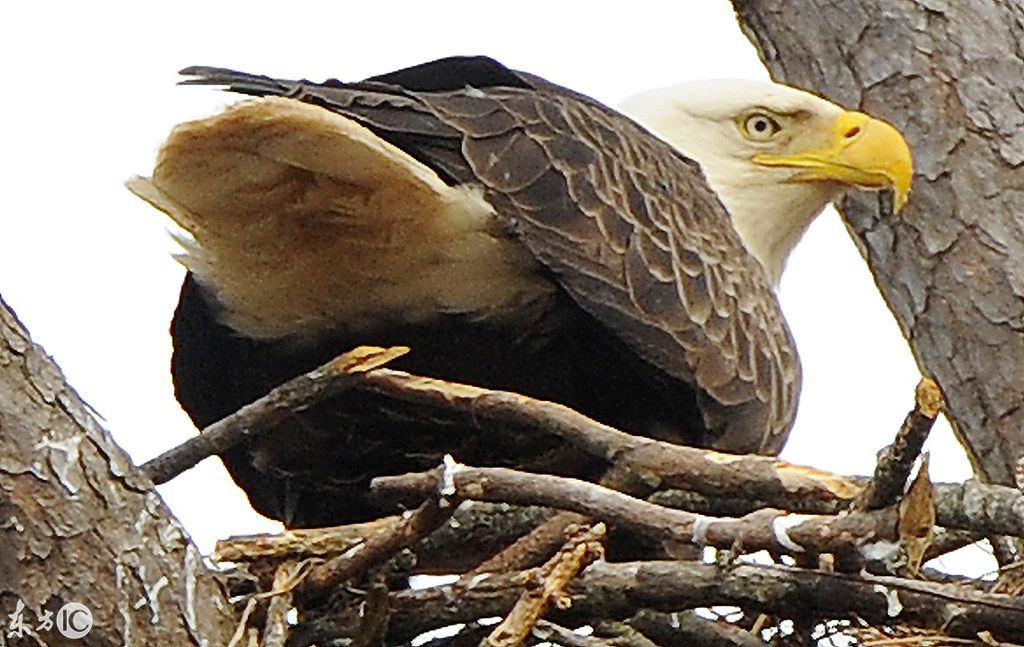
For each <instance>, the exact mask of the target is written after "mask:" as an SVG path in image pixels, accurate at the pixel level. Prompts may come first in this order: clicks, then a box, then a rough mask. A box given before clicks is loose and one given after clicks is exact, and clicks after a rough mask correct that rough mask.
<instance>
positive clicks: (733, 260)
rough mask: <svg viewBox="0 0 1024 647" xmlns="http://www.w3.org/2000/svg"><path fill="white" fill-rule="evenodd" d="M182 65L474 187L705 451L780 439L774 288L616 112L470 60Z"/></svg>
mask: <svg viewBox="0 0 1024 647" xmlns="http://www.w3.org/2000/svg"><path fill="white" fill-rule="evenodd" d="M182 72H183V73H184V74H189V75H193V76H197V77H198V78H196V79H193V80H191V81H189V83H204V84H217V85H225V86H227V88H228V89H230V90H233V91H237V92H243V93H247V94H256V95H264V94H276V95H283V96H289V97H292V98H295V99H297V100H301V101H306V102H310V103H314V104H317V105H320V106H322V107H324V108H326V109H328V110H332V111H335V112H338V113H340V114H343V115H345V116H347V117H349V118H352V119H355V120H357V121H359V122H360V123H362V124H363V125H364V126H366V127H368V128H370V129H371V130H372V131H374V132H375V133H376V134H377V135H378V136H379V137H381V138H382V139H385V140H387V141H388V142H390V143H391V144H394V145H396V146H398V147H399V148H402V149H403V150H405V151H406V152H407V153H409V154H410V155H412V156H413V157H415V158H416V159H418V160H419V161H421V162H423V163H425V164H426V165H428V166H430V167H431V168H433V169H434V170H435V171H436V172H438V173H439V175H440V176H441V177H442V178H443V179H445V181H447V182H449V183H453V184H455V183H463V182H475V183H480V184H482V185H483V186H484V187H485V188H486V194H487V198H488V200H489V201H490V202H491V203H492V204H493V205H494V206H495V208H496V210H497V212H498V214H499V217H501V218H503V219H504V220H505V222H506V224H507V226H508V227H509V229H510V230H511V231H513V232H514V233H515V234H516V235H517V236H518V238H519V239H520V240H521V241H522V242H523V244H524V245H526V247H527V248H528V249H529V250H530V251H531V252H532V254H533V255H534V256H535V257H536V258H537V259H538V260H539V261H540V262H541V263H542V264H544V265H545V266H546V267H547V268H548V269H550V270H551V272H552V273H553V275H554V276H555V277H556V278H557V280H558V281H559V282H560V283H561V285H562V286H563V288H564V289H565V290H566V291H567V293H568V294H569V295H571V297H572V298H573V299H574V300H575V301H576V303H577V304H578V305H579V306H580V307H581V308H582V309H584V310H585V311H586V312H588V313H589V314H591V315H592V316H593V317H595V318H596V319H597V320H599V321H600V322H601V323H602V324H604V325H605V326H606V327H607V328H608V329H610V330H612V331H613V332H614V333H615V334H616V335H617V336H618V337H619V338H620V339H622V340H623V341H624V342H625V343H626V344H627V345H628V346H629V347H630V348H631V349H632V350H633V351H634V352H635V353H636V354H637V355H638V356H640V357H641V358H643V359H644V360H646V361H647V362H648V363H650V364H651V365H652V366H653V367H655V368H657V369H659V370H660V371H661V372H663V373H664V374H666V375H668V376H670V377H672V378H674V379H676V380H679V381H681V382H684V383H686V384H688V385H694V386H696V387H697V390H698V393H699V399H700V406H701V409H702V414H703V416H704V419H705V422H706V425H707V427H708V430H709V432H710V433H711V434H712V439H711V444H712V445H713V446H716V447H720V448H724V449H728V450H732V451H746V452H753V451H760V452H765V453H774V452H777V451H778V450H779V449H780V448H781V446H782V444H783V443H784V442H785V438H786V435H787V433H788V431H789V428H790V427H791V425H792V421H793V417H794V415H795V411H796V401H797V395H798V392H799V386H800V369H799V363H798V361H797V357H796V353H795V350H794V347H793V343H792V339H791V337H790V334H789V331H788V329H787V328H786V325H785V322H784V320H783V317H782V314H781V312H780V310H779V307H778V303H777V301H776V299H775V295H774V292H773V291H772V289H771V287H770V286H769V284H768V280H767V278H766V276H765V274H764V272H763V270H762V269H761V267H760V265H759V264H758V262H757V261H756V260H755V259H754V258H753V257H752V256H751V255H750V254H749V253H748V252H747V251H746V249H745V248H744V246H743V243H742V241H741V240H740V238H739V236H738V234H737V233H736V232H735V230H734V229H733V227H732V224H731V221H730V219H729V216H728V213H727V212H726V211H725V209H724V207H723V206H722V205H721V203H720V202H719V201H718V199H717V197H716V196H715V194H714V193H713V192H712V191H711V189H710V188H709V187H708V185H707V183H706V181H705V179H704V177H703V174H702V173H701V171H700V168H699V166H698V165H697V164H696V163H695V162H693V161H691V160H688V159H686V158H685V157H683V156H682V155H681V154H680V153H678V152H677V151H676V150H675V149H673V148H672V147H671V146H669V145H668V144H666V143H664V142H663V141H661V140H660V139H658V138H656V137H654V136H653V135H651V134H650V133H649V132H647V131H646V130H644V129H643V128H642V127H640V126H638V125H637V124H635V123H634V122H633V121H631V120H630V119H628V118H626V117H624V116H623V115H621V114H619V113H617V112H615V111H613V110H610V109H609V108H607V107H605V106H603V105H601V104H599V103H597V102H595V101H593V100H590V99H588V98H586V97H583V96H581V95H578V94H575V93H573V92H571V91H569V90H565V89H563V88H560V87H558V86H555V85H553V84H550V83H548V82H546V81H544V80H542V79H538V78H536V77H532V76H529V75H525V74H522V73H519V72H514V71H511V70H508V69H507V68H504V67H502V66H500V65H499V64H497V63H495V62H494V61H491V60H490V59H481V58H473V59H465V58H460V59H451V60H443V61H436V62H434V63H430V64H426V65H423V66H417V67H416V68H410V70H403V71H399V72H395V73H392V74H390V75H385V76H383V77H376V78H375V79H370V80H367V81H364V82H361V83H355V84H344V83H340V82H337V81H330V82H327V83H325V84H313V83H309V82H306V81H279V80H274V79H269V78H268V77H258V76H251V75H246V74H242V73H236V72H231V71H229V70H220V69H216V68H188V69H186V70H183V71H182ZM460 81H462V82H461V83H460ZM469 81H473V83H470V82H469Z"/></svg>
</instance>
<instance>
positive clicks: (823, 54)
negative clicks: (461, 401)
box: [733, 0, 1024, 485]
mask: <svg viewBox="0 0 1024 647" xmlns="http://www.w3.org/2000/svg"><path fill="white" fill-rule="evenodd" d="M733 6H734V8H735V9H736V12H737V14H738V17H739V20H740V24H741V26H742V27H743V29H744V31H745V32H746V33H747V35H748V37H749V38H750V39H751V41H752V42H753V43H754V45H755V46H756V47H757V48H758V50H759V52H760V54H761V58H762V59H763V60H764V62H765V64H766V65H767V66H768V68H769V70H770V71H771V72H772V74H773V76H775V77H776V78H778V79H780V80H783V81H786V82H788V83H792V84H794V85H798V86H801V87H805V88H809V89H811V90H814V91H816V92H817V93H819V94H821V95H823V96H826V97H829V98H831V99H833V100H835V101H837V102H839V103H841V104H843V105H847V106H860V107H863V108H864V109H865V110H867V111H869V112H871V113H872V114H875V115H879V116H881V117H884V118H886V119H888V120H889V121H891V122H892V123H893V124H895V125H896V126H897V127H898V128H899V129H900V130H902V131H903V133H904V134H905V136H906V138H907V140H908V141H909V143H910V145H911V148H912V149H913V151H914V155H915V162H916V166H917V168H916V174H915V177H914V185H913V193H912V197H911V200H910V202H909V203H908V205H907V208H906V210H905V212H904V213H903V214H901V217H899V218H891V217H884V216H883V214H884V213H886V212H887V211H888V208H887V199H886V198H884V197H878V198H875V197H865V196H863V195H856V196H850V197H848V198H846V199H845V200H843V201H842V204H841V211H842V212H843V214H844V216H845V219H846V222H847V225H848V228H849V229H850V231H851V233H852V234H853V237H854V239H855V240H856V241H858V245H859V247H860V249H861V252H862V254H863V255H864V256H865V258H866V259H867V261H868V263H869V264H870V266H871V270H872V272H873V273H874V275H875V278H876V281H877V283H878V285H879V287H880V289H881V291H882V294H883V296H884V297H885V299H886V301H887V302H888V303H889V306H890V308H891V309H892V311H893V313H894V314H895V316H896V319H897V320H898V321H899V324H900V327H901V328H902V330H903V333H904V335H905V336H906V337H907V339H908V340H909V341H910V344H911V346H912V348H913V351H914V355H915V357H916V358H917V361H918V364H919V366H920V367H921V368H922V371H923V372H924V373H925V374H926V375H928V376H929V377H932V378H933V379H934V380H935V381H936V382H938V383H939V385H940V386H941V388H942V390H943V392H944V394H945V396H946V400H947V403H948V409H949V412H950V414H951V417H952V421H953V423H954V427H955V428H956V430H957V433H958V434H959V436H960V438H961V441H962V442H963V443H964V444H965V445H966V446H967V449H968V453H969V454H970V455H971V458H972V461H973V462H974V465H975V470H976V472H977V473H978V474H979V475H980V476H982V477H983V478H985V479H987V480H989V481H990V482H994V483H1000V484H1004V485H1014V484H1015V483H1017V481H1018V480H1019V479H1020V475H1021V471H1022V469H1024V463H1022V460H1024V172H1022V170H1021V164H1022V163H1024V128H1022V126H1024V3H1021V2H1020V0H902V1H900V2H892V1H891V0H858V1H857V2H849V1H848V0H733ZM903 216H905V217H903Z"/></svg>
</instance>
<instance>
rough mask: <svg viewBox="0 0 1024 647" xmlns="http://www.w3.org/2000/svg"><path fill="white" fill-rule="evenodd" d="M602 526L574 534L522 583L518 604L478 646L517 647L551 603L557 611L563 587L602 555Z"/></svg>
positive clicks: (603, 529)
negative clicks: (522, 587) (537, 570)
mask: <svg viewBox="0 0 1024 647" xmlns="http://www.w3.org/2000/svg"><path fill="white" fill-rule="evenodd" d="M604 534H605V527H604V524H600V523H599V524H597V525H596V526H593V527H590V528H583V529H581V530H579V531H578V532H576V533H575V534H574V535H573V536H571V537H570V538H569V540H568V541H567V542H566V543H565V546H563V547H562V549H561V550H559V551H558V553H557V554H555V555H554V556H553V557H552V558H551V559H550V560H548V561H547V563H545V564H544V566H542V567H541V568H540V569H539V572H537V573H531V575H532V576H533V577H530V579H528V580H526V581H525V582H524V590H523V593H522V595H520V596H519V600H517V601H516V603H515V605H514V606H513V607H512V610H511V611H509V613H508V615H507V616H505V619H504V620H502V621H501V623H500V624H499V625H498V626H497V627H495V628H494V631H492V632H491V633H490V635H489V636H487V638H486V639H484V641H483V642H482V643H481V645H483V646H484V647H518V646H519V645H520V644H522V642H523V641H524V640H525V639H526V637H527V636H529V635H530V632H531V631H532V630H533V628H534V627H535V626H536V625H537V621H538V620H540V618H541V617H542V616H543V615H544V613H545V612H546V611H547V609H548V606H549V605H550V604H551V602H552V601H554V603H555V606H557V607H561V606H562V604H563V602H562V600H563V597H564V596H565V593H564V591H565V587H566V586H567V585H568V584H569V582H571V581H572V579H573V578H574V577H576V575H577V573H579V572H580V570H582V569H583V568H585V567H586V566H587V565H588V564H590V563H591V562H593V561H594V560H596V559H600V558H601V556H602V555H603V554H604V549H603V547H602V546H601V541H602V540H603V539H604Z"/></svg>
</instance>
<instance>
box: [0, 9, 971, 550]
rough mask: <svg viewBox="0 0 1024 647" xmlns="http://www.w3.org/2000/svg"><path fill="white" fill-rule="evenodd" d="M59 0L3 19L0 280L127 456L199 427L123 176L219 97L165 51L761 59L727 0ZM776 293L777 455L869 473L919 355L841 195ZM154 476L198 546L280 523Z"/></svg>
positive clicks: (613, 64) (408, 58) (555, 68)
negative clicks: (787, 406) (782, 438)
mask: <svg viewBox="0 0 1024 647" xmlns="http://www.w3.org/2000/svg"><path fill="white" fill-rule="evenodd" d="M60 4H61V5H62V6H55V5H53V4H50V3H28V2H19V3H13V4H12V5H10V6H9V7H8V8H7V9H6V10H5V11H4V14H5V16H4V21H3V27H2V28H0V60H2V61H4V68H5V69H4V80H5V86H4V90H3V94H4V102H3V105H4V108H3V112H2V119H0V129H2V130H0V136H2V140H0V141H2V142H3V148H2V153H0V170H2V173H3V175H2V177H3V178H5V180H4V190H3V196H4V202H3V208H2V211H0V219H2V220H0V223H2V224H0V295H2V296H3V297H4V299H5V300H6V301H7V302H8V304H9V305H10V306H12V307H13V308H14V310H15V312H16V313H17V314H18V316H19V317H20V318H21V320H22V321H23V323H24V324H25V325H26V326H28V328H29V330H30V332H31V333H32V335H33V337H34V339H35V340H36V341H37V342H39V343H41V344H42V345H43V346H44V347H45V348H46V350H47V351H48V352H49V353H51V354H52V355H53V356H54V357H55V359H56V360H57V362H58V363H59V364H60V366H61V367H62V368H63V370H64V372H65V374H66V376H67V378H68V381H69V382H70V384H72V385H73V386H74V387H75V388H77V390H78V392H79V393H80V394H81V395H82V396H83V397H84V398H85V400H86V401H87V402H89V403H90V404H91V405H92V406H93V407H95V409H96V410H97V411H99V412H100V414H102V416H103V417H104V418H105V424H106V426H107V428H108V429H110V430H111V432H112V433H113V434H114V437H115V438H116V439H117V441H118V442H119V443H120V444H121V446H122V447H124V448H125V449H126V450H127V451H128V452H129V453H130V454H131V455H132V457H133V458H134V459H135V460H136V462H142V461H144V460H147V459H149V458H151V457H153V456H154V455H156V454H157V453H159V452H160V451H162V450H164V449H167V448H169V447H171V446H173V445H176V444H177V443H179V442H181V441H183V440H185V439H186V438H188V437H189V436H190V435H192V434H194V433H195V430H194V429H193V428H192V426H191V423H190V422H189V421H188V419H187V418H186V417H185V415H184V414H183V413H182V412H181V410H180V409H179V408H178V406H177V403H176V402H175V400H174V397H173V393H172V388H171V383H170V375H169V361H170V339H169V337H168V333H167V326H168V323H169V321H170V318H171V313H172V311H173V308H174V305H175V302H176V300H177V294H178V288H179V286H180V282H181V278H182V276H183V270H182V268H180V267H179V266H178V265H177V264H176V263H175V262H174V261H173V260H172V259H171V258H170V252H171V251H173V249H174V248H173V245H172V243H171V242H170V240H169V238H168V236H167V234H166V229H167V223H166V222H165V221H164V219H163V217H162V215H161V214H159V213H158V212H157V211H155V210H153V209H152V208H150V207H149V206H148V205H146V204H144V203H143V202H141V201H140V200H138V199H136V198H134V197H133V196H131V195H130V194H129V193H128V191H127V190H126V189H124V187H123V182H124V180H125V179H127V178H128V177H129V176H131V175H134V174H148V173H149V171H150V170H151V169H152V164H153V160H154V156H155V153H156V149H157V147H158V146H159V144H160V142H161V141H162V139H163V138H164V137H165V136H166V134H167V133H168V132H169V130H170V129H171V127H172V126H173V125H174V124H176V123H178V122H180V121H184V120H187V119H190V118H195V117H199V116H203V115H206V114H208V113H210V112H211V111H213V110H215V109H217V108H218V107H219V106H222V105H225V104H226V103H228V102H230V101H232V100H233V97H231V96H230V95H227V94H224V93H221V92H219V91H216V90H212V89H208V88H184V87H176V86H175V83H176V81H177V80H178V78H177V76H176V72H177V70H178V69H180V68H182V67H184V66H186V65H196V64H204V65H218V66H224V67H234V68H236V69H241V70H246V71H251V72H258V73H263V74H270V75H278V76H290V77H292V78H295V77H306V78H310V79H314V80H320V79H323V78H327V77H338V78H342V79H348V80H355V79H360V78H363V77H366V76H368V75H371V74H375V73H380V72H385V71H390V70H392V69H397V68H398V67H402V66H406V65H411V64H415V63H419V62H423V61H427V60H431V59H434V58H438V57H441V56H446V55H452V54H487V55H490V56H493V57H495V58H497V59H498V60H500V61H502V62H503V63H505V64H507V65H509V66H511V67H515V68H518V69H524V70H527V71H530V72H533V73H535V74H539V75H541V76H544V77H546V78H548V79H550V80H552V81H555V82H558V83H561V84H563V85H567V86H569V87H571V88H573V89H575V90H578V91H581V92H583V93H586V94H589V95H591V96H594V97H596V98H598V99H600V100H602V101H605V102H607V103H610V104H615V103H616V102H618V101H619V100H620V99H622V98H624V97H625V96H627V95H628V94H632V93H634V92H637V91H641V90H645V89H649V88H652V87H657V86H663V85H670V84H673V83H677V82H680V81H684V80H689V79H696V78H706V77H746V78H761V79H767V78H768V77H767V73H766V72H765V70H764V68H763V66H762V65H761V63H760V61H759V60H758V58H757V55H756V53H755V51H754V49H753V47H752V46H751V45H750V44H749V42H748V41H747V40H746V39H745V37H744V36H743V35H742V34H741V33H740V31H739V29H738V27H737V26H736V23H735V20H734V18H733V15H732V10H731V7H730V5H729V3H728V2H727V0H701V1H700V2H698V1H697V0H689V1H687V2H675V3H667V2H658V1H652V0H631V1H629V2H617V3H612V2H579V1H566V2H554V1H551V0H548V1H546V2H538V1H536V0H520V1H518V2H516V3H511V4H509V3H501V4H500V5H499V4H498V3H485V2H479V1H477V2H464V1H460V2H412V1H394V0H392V1H389V2H378V3H365V4H364V3H359V5H358V6H355V3H346V2H323V3H314V2H298V1H293V2H287V3H285V2H272V3H271V2H247V3H236V2H212V1H209V0H208V1H206V2H196V1H194V0H183V1H177V2H162V3H141V2H134V3H127V2H125V3H121V2H108V3H103V5H102V6H100V3H70V2H69V3H60ZM781 299H782V305H783V309H784V310H785V313H786V316H787V318H788V320H789V323H790V326H791V328H792V330H793V334H794V336H795V338H796V341H797V346H798V348H799V351H800V355H801V358H802V362H803V366H804V388H803V395H802V399H801V403H800V412H799V416H798V418H797V424H796V428H795V429H794V431H793V434H792V436H791V438H790V442H789V445H788V446H787V447H786V450H785V452H784V454H783V456H784V457H785V458H787V459H789V460H791V461H794V462H799V463H805V464H810V465H814V466H816V467H820V468H824V469H830V470H835V471H838V472H843V473H860V474H867V473H870V471H871V470H872V469H873V466H874V460H875V453H876V452H877V451H878V450H879V449H880V448H881V447H883V446H884V445H886V444H887V443H888V442H890V440H891V439H892V437H893V434H894V433H895V432H896V430H897V429H898V427H899V425H900V423H901V421H902V420H903V417H904V415H905V414H906V412H907V410H908V408H909V406H910V405H911V404H912V401H913V391H914V387H915V385H916V383H917V381H918V371H917V368H916V366H915V365H914V362H913V359H912V357H911V355H910V352H909V350H908V349H907V346H906V344H905V342H904V341H903V339H902V337H901V336H900V334H899V331H898V328H897V326H896V323H895V322H894V320H893V318H892V316H891V315H890V313H889V311H888V310H887V308H886V307H885V305H884V304H883V302H882V300H881V298H880V297H879V295H878V293H877V290H876V289H875V286H874V283H873V281H872V278H871V275H870V273H869V271H868V270H867V267H866V266H865V265H864V263H863V261H862V260H861V258H860V256H859V255H858V253H857V251H856V249H855V248H854V245H853V243H852V242H851V241H850V240H849V238H848V236H847V234H846V231H845V230H844V228H843V227H842V224H841V223H840V221H839V218H838V216H836V214H834V213H832V212H827V213H825V214H823V215H822V217H821V218H819V219H818V221H817V222H816V223H815V224H814V225H813V226H812V228H811V230H810V232H809V233H808V234H807V236H806V237H805V239H804V241H803V242H802V243H801V244H800V245H799V246H798V248H797V250H796V252H795V253H794V255H793V257H792V259H791V261H790V263H789V267H788V269H787V272H786V274H785V276H784V278H783V282H782V287H781ZM929 447H930V449H931V452H932V475H933V478H934V479H935V480H962V479H964V478H967V477H968V476H969V474H970V469H969V467H968V464H967V461H966V459H965V458H964V456H963V451H962V450H961V449H960V447H959V445H957V443H956V441H955V440H954V439H953V437H952V434H951V433H950V431H949V429H948V427H947V426H946V425H944V424H943V425H941V426H940V427H937V428H936V430H935V431H934V432H933V435H932V439H931V440H930V441H929ZM160 491H161V493H162V495H163V496H164V498H165V500H166V501H167V503H168V505H170V507H171V509H172V510H173V511H174V513H175V514H176V515H177V516H178V518H179V519H180V520H181V521H182V523H183V524H184V526H185V528H186V529H187V530H188V531H189V532H190V533H191V534H192V536H193V538H194V539H195V540H196V542H197V543H198V545H199V546H200V548H201V549H202V550H203V551H204V552H209V551H210V550H212V547H213V543H214V542H215V541H216V539H218V538H223V537H227V536H228V535H233V534H243V533H250V532H258V531H263V530H268V529H274V528H276V527H277V526H276V525H275V524H272V523H270V522H269V521H267V520H265V519H262V518H261V517H259V516H258V515H256V514H255V512H253V511H252V510H251V508H250V507H249V505H248V502H247V501H246V499H245V497H244V495H243V494H242V493H241V492H240V491H239V490H238V489H237V488H235V487H234V485H233V483H232V482H231V481H230V479H229V478H228V477H227V476H226V473H225V472H224V471H223V469H222V467H221V466H220V463H219V461H216V460H208V461H206V462H205V463H203V464H202V465H201V466H200V467H198V468H196V469H194V470H192V471H190V472H188V473H186V474H184V475H182V476H180V477H178V479H176V480H175V481H173V482H171V483H169V484H167V485H165V486H162V487H161V488H160ZM973 550H974V555H973V556H974V557H977V556H978V555H979V554H980V551H979V549H973Z"/></svg>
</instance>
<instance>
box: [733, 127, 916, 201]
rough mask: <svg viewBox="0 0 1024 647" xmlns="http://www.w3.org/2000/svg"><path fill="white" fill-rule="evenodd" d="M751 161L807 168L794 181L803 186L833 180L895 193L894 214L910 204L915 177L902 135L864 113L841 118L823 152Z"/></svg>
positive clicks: (758, 157) (908, 149)
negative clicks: (808, 183)
mask: <svg viewBox="0 0 1024 647" xmlns="http://www.w3.org/2000/svg"><path fill="white" fill-rule="evenodd" d="M751 159H752V161H753V162H754V163H755V164H760V165H762V166H780V167H787V168H796V169H803V170H802V171H801V172H800V173H798V174H797V175H796V176H795V177H794V178H793V180H794V181H798V182H812V181H816V180H832V181H836V182H842V183H844V184H848V185H852V186H858V187H862V188H867V189H892V190H893V199H892V207H893V212H894V213H898V212H899V210H900V209H901V208H902V207H903V205H904V204H905V203H906V201H907V196H908V195H909V194H910V181H911V178H913V175H914V169H913V161H912V159H911V156H910V148H909V147H908V146H907V142H906V141H905V140H904V139H903V136H902V135H901V134H900V133H899V131H898V130H896V129H895V128H893V127H892V126H891V125H890V124H888V123H886V122H884V121H881V120H879V119H874V118H872V117H869V116H867V115H866V114H864V113H862V112H844V113H843V114H841V115H839V117H838V118H836V121H835V124H834V125H833V127H832V129H831V133H830V135H829V142H828V143H827V144H826V145H825V146H824V147H822V148H819V149H813V150H806V151H800V152H797V153H792V154H785V155H772V154H767V153H762V154H758V155H755V156H754V157H753V158H751Z"/></svg>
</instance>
